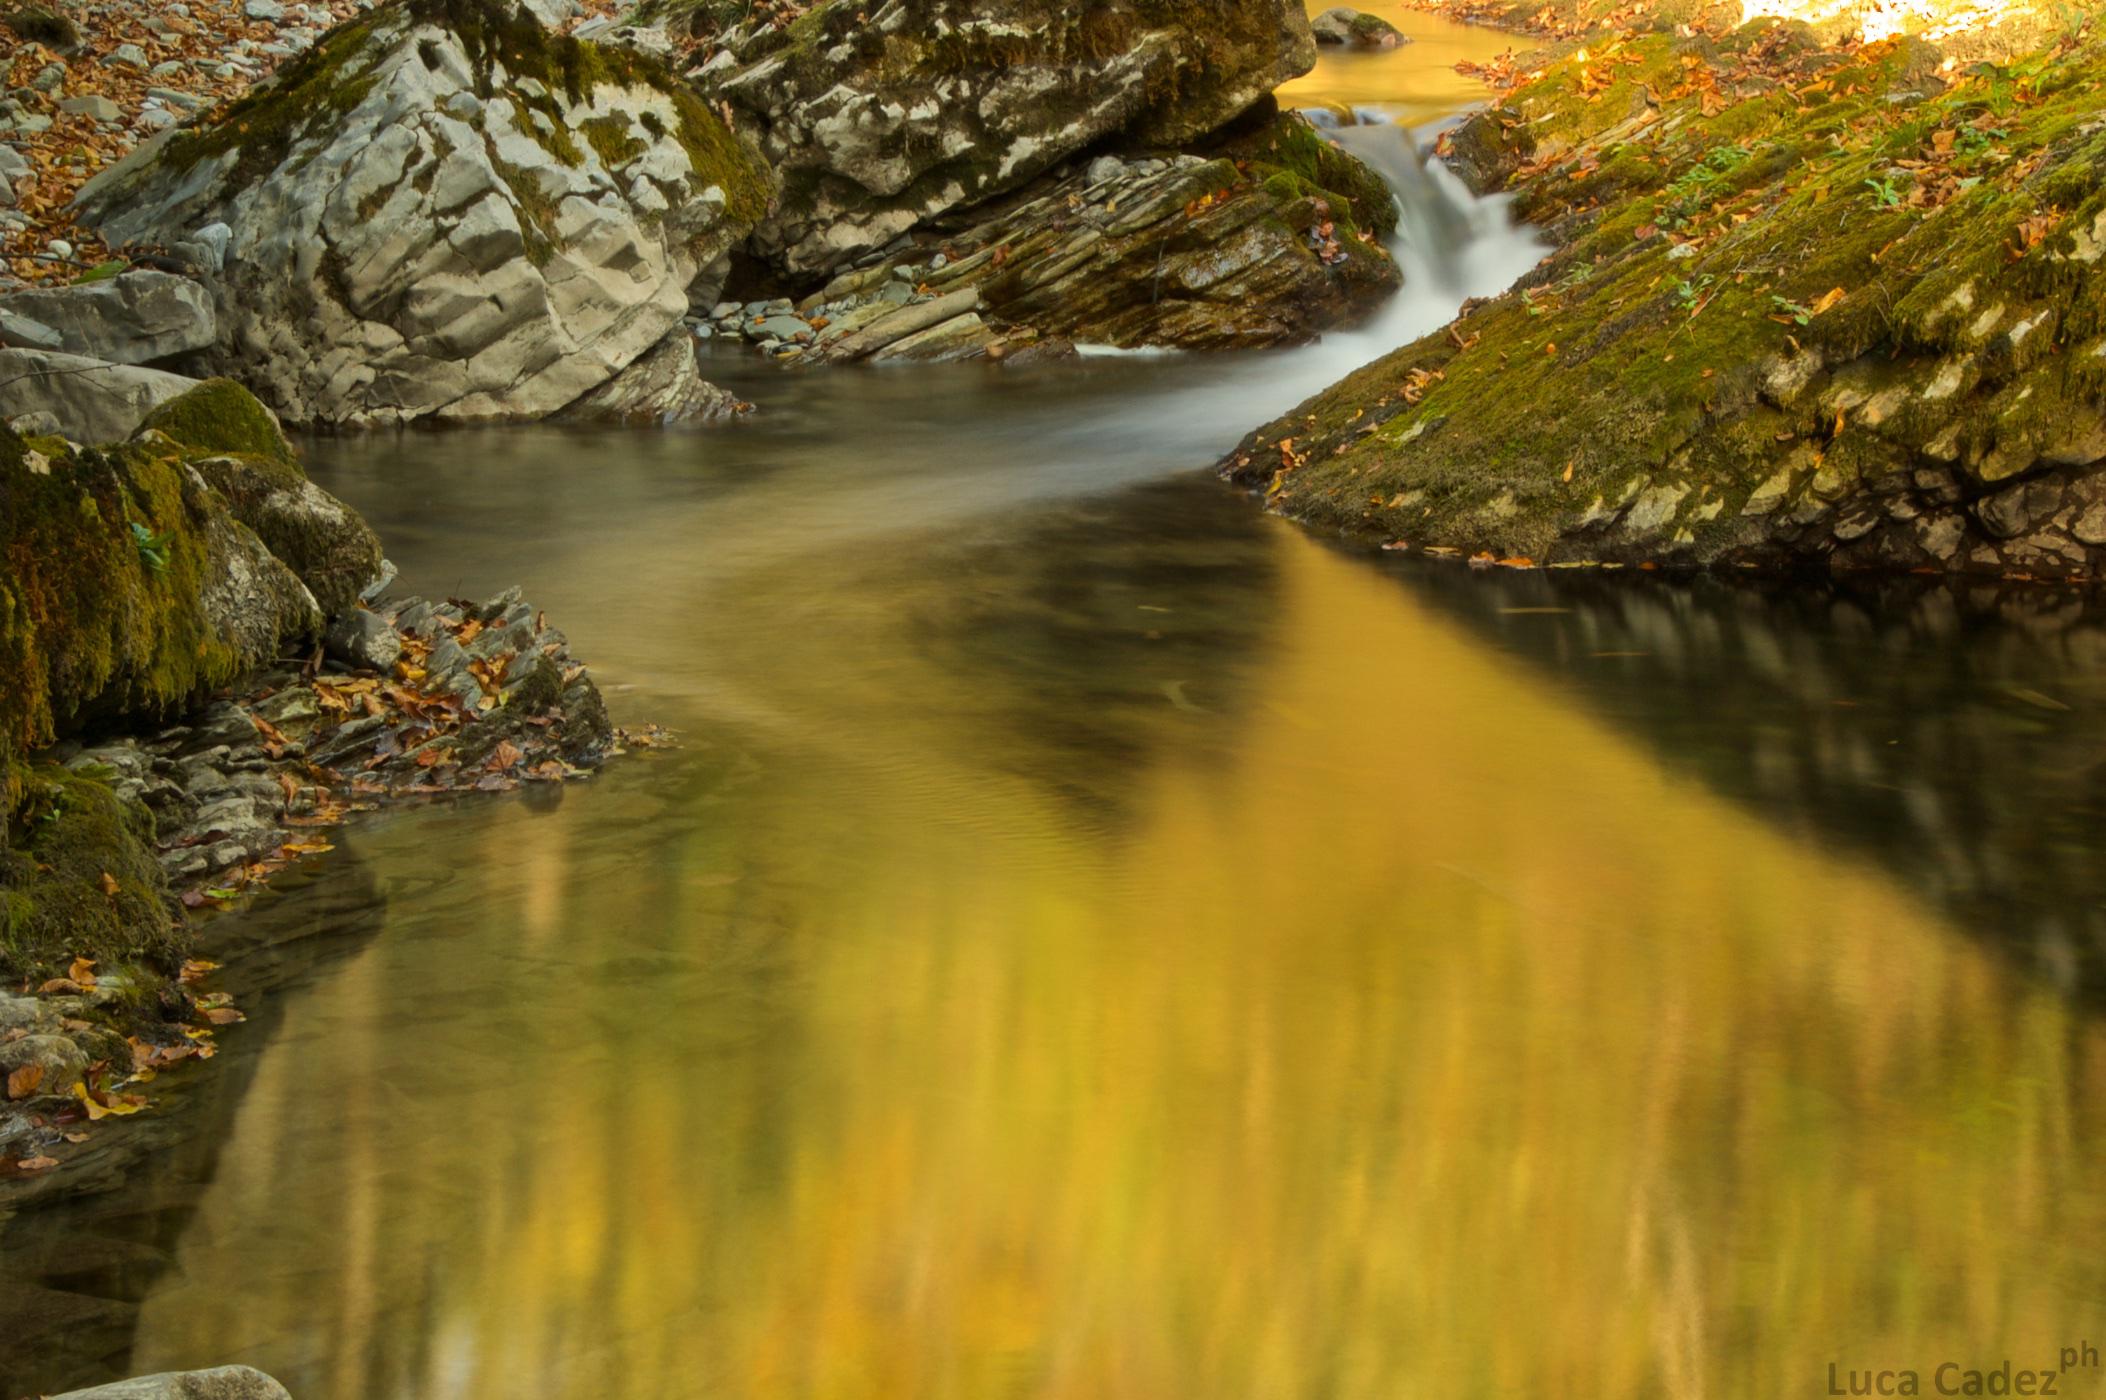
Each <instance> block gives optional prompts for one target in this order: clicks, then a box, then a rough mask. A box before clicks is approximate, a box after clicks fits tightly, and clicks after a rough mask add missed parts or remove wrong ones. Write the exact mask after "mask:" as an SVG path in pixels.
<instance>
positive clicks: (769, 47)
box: [629, 0, 1316, 281]
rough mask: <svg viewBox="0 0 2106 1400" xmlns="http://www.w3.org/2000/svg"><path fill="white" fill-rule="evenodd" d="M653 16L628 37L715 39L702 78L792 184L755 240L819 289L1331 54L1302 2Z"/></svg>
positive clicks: (1231, 104) (1241, 99)
mask: <svg viewBox="0 0 2106 1400" xmlns="http://www.w3.org/2000/svg"><path fill="white" fill-rule="evenodd" d="M642 18H643V19H644V21H645V25H646V30H645V34H642V35H640V34H634V33H632V35H631V36H630V38H629V42H632V43H638V44H642V45H644V46H645V47H657V46H663V45H667V44H668V43H669V42H670V38H669V37H668V36H677V37H680V38H683V39H688V38H699V39H701V40H702V41H703V43H702V47H701V48H699V49H698V50H697V52H696V59H697V62H696V63H695V64H694V66H693V67H692V69H691V70H690V76H691V77H692V79H693V80H694V81H695V83H696V84H697V85H698V87H699V88H700V89H701V91H702V92H703V93H704V95H705V96H706V97H707V98H708V99H709V100H710V101H711V102H712V103H718V102H721V103H724V104H728V106H729V108H730V110H731V111H732V112H733V113H734V115H735V116H736V118H737V120H738V122H739V125H740V126H741V129H748V130H752V131H754V132H756V133H757V135H758V136H759V139H760V142H761V145H762V147H763V149H764V150H765V152H766V154H767V155H768V157H769V159H770V160H771V161H772V162H774V164H775V165H776V167H777V168H778V169H779V170H780V171H781V172H782V176H783V193H782V199H781V201H780V202H779V204H778V205H777V207H775V208H774V209H773V210H771V211H770V213H769V214H768V216H767V217H766V218H765V219H764V220H762V222H761V224H760V226H759V228H758V229H757V231H756V234H755V237H754V240H753V248H754V251H755V253H756V254H757V255H758V256H760V257H761V258H763V259H764V260H766V261H768V262H770V263H771V264H773V265H774V266H775V267H776V268H777V269H778V270H779V271H781V272H782V273H784V274H786V275H788V276H790V277H792V278H795V279H802V280H805V281H809V280H812V279H816V278H821V277H826V276H830V275H832V274H833V273H835V272H837V271H839V270H840V269H841V268H843V267H845V266H847V265H849V264H851V263H853V262H854V261H856V260H857V259H859V258H862V257H864V256H866V255H868V254H870V253H872V252H875V251H877V250H878V249H880V248H883V247H884V246H885V245H887V244H888V243H890V242H891V241H892V240H893V239H894V238H897V237H899V236H900V235H902V234H905V233H908V232H910V231H912V230H914V229H915V228H917V227H919V226H921V225H923V224H925V223H927V222H928V221H929V220H931V219H933V218H936V217H938V216H941V215H943V214H946V213H949V212H951V211H953V210H957V209H963V208H968V207H971V206H973V205H975V204H978V203H981V202H984V201H985V200H987V199H990V198H992V197H995V196H997V195H1001V194H1005V193H1007V192H1009V191H1011V190H1015V189H1017V188H1019V187H1021V186H1023V185H1024V184H1026V183H1028V182H1029V181H1031V180H1032V179H1034V178H1036V177H1037V176H1039V175H1040V174H1042V173H1043V172H1045V171H1046V170H1048V169H1050V168H1052V167H1053V166H1055V165H1057V164H1059V163H1061V162H1062V161H1065V160H1067V159H1069V158H1071V157H1073V156H1076V155H1078V154H1080V153H1081V152H1084V151H1086V150H1088V149H1089V148H1091V147H1093V146H1096V145H1098V144H1099V143H1103V142H1106V141H1109V140H1112V139H1114V138H1121V139H1125V140H1129V141H1133V142H1138V143H1141V144H1159V145H1169V146H1175V145H1178V144H1181V143H1184V142H1187V141H1190V140H1192V139H1194V138H1196V137H1199V136H1202V135H1205V134H1206V133H1208V132H1211V131H1214V130H1216V129H1217V128H1219V127H1221V126H1223V125H1225V124H1227V123H1228V122H1230V121H1232V120H1234V119H1235V118H1236V117H1237V116H1239V115H1240V114H1242V113H1243V112H1245V111H1246V110H1248V109H1249V108H1250V107H1251V106H1252V105H1253V104H1255V103H1257V102H1258V101H1259V100H1260V99H1262V98H1264V97H1265V96H1266V95H1267V94H1269V93H1270V92H1271V91H1272V90H1273V89H1274V88H1275V87H1277V86H1278V85H1279V84H1280V83H1282V82H1285V81H1286V80H1288V79H1290V78H1293V77H1297V76H1299V75H1300V74H1302V73H1305V72H1307V71H1308V70H1309V68H1310V67H1311V65H1312V64H1313V63H1314V62H1315V52H1316V51H1315V45H1314V42H1313V41H1312V40H1311V38H1310V36H1309V29H1308V21H1307V19H1306V17H1305V15H1304V12H1303V9H1302V6H1301V5H1300V4H1299V3H1298V0H1257V2H1256V3H1226V0H1206V2H1205V3H1200V4H1196V5H1195V4H1180V5H1169V4H1163V3H1157V2H1156V0H1106V2H1105V3H1098V4H1092V5H1085V6H1070V5H1063V4H1055V3H1048V2H1047V0H997V2H996V3H989V0H934V3H926V2H925V3H905V2H904V0H884V3H879V4H875V5H871V4H863V3H853V2H852V0H827V2H826V3H821V4H817V5H813V6H811V7H810V8H809V9H807V10H805V11H804V12H803V13H802V14H801V15H800V16H799V17H798V18H797V19H796V21H795V23H794V24H788V23H782V22H778V20H777V19H776V18H775V17H773V16H771V15H769V14H767V13H765V12H756V11H755V10H754V9H753V7H751V6H747V5H743V4H735V5H734V4H723V3H715V0H656V2H655V3H653V4H651V5H647V6H645V7H644V10H643V12H642ZM645 35H656V36H658V37H656V38H655V39H652V38H648V37H645Z"/></svg>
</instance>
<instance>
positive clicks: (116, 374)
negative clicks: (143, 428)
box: [0, 350, 198, 442]
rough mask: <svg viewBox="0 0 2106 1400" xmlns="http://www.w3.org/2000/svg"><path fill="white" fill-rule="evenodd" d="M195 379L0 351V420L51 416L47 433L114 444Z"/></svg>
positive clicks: (51, 354)
mask: <svg viewBox="0 0 2106 1400" xmlns="http://www.w3.org/2000/svg"><path fill="white" fill-rule="evenodd" d="M197 382H198V381H196V380H195V379H190V378H186V377H185V376H183V375H180V374H169V373H167V372H165V371H163V370H158V369H146V368H144V367H142V366H138V365H113V364H109V363H107V362H105V361H102V360H96V359H90V358H88V357H87V356H84V355H67V354H63V353H60V352H58V351H47V350H0V419H13V418H19V417H23V416H25V415H33V414H43V415H49V420H48V425H47V428H46V430H47V431H55V432H59V433H63V434H64V435H65V436H67V437H69V438H71V439H73V440H74V441H75V442H116V441H118V440H120V439H122V438H125V437H128V436H129V435H130V434H131V431H132V429H133V428H135V427H137V426H138V425H139V421H140V420H141V419H142V418H144V417H146V415H147V414H148V413H150V412H152V411H153V410H154V409H155V408H156V407H158V406H159V405H161V404H164V403H166V402H168V401H169V400H170V399H172V398H174V397H176V395H178V394H182V393H186V392H188V391H189V390H191V389H193V388H196V387H197Z"/></svg>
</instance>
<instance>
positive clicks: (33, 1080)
mask: <svg viewBox="0 0 2106 1400" xmlns="http://www.w3.org/2000/svg"><path fill="white" fill-rule="evenodd" d="M43 1082H44V1067H43V1066H42V1065H23V1066H21V1067H20V1068H19V1069H17V1070H16V1071H15V1072H14V1073H12V1074H10V1075H8V1076H7V1096H8V1097H9V1098H11V1099H26V1098H28V1097H29V1096H30V1095H31V1094H34V1093H35V1092H36V1091H37V1086H38V1085H39V1084H42V1083H43Z"/></svg>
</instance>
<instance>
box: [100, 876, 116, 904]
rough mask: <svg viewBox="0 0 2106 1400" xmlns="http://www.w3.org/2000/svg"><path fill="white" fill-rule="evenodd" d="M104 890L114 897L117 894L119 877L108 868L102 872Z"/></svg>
mask: <svg viewBox="0 0 2106 1400" xmlns="http://www.w3.org/2000/svg"><path fill="white" fill-rule="evenodd" d="M102 892H103V893H104V894H106V895H109V896H110V897H111V898H112V899H114V898H116V896H117V877H116V876H115V875H112V874H111V873H110V872H109V871H107V870H105V871H103V872H102Z"/></svg>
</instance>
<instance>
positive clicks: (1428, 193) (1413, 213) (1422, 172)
mask: <svg viewBox="0 0 2106 1400" xmlns="http://www.w3.org/2000/svg"><path fill="white" fill-rule="evenodd" d="M1369 115H1371V116H1377V117H1378V118H1379V114H1375V113H1370V114H1369ZM1332 139H1333V140H1335V141H1337V143H1338V144H1339V145H1341V146H1343V147H1344V148H1345V149H1346V150H1347V151H1349V152H1351V153H1352V154H1353V155H1355V156H1357V157H1359V158H1360V161H1361V163H1362V164H1364V165H1366V166H1367V167H1368V168H1369V169H1371V170H1373V171H1374V172H1375V173H1376V174H1377V175H1380V176H1381V177H1382V179H1383V180H1384V181H1385V182H1386V183H1387V184H1388V185H1389V188H1390V192H1391V193H1392V194H1394V195H1395V196H1396V200H1397V213H1398V216H1399V217H1398V224H1397V236H1398V238H1399V239H1400V240H1401V241H1403V242H1404V243H1406V244H1409V245H1410V247H1411V249H1412V251H1413V252H1414V253H1415V254H1416V255H1417V256H1418V258H1419V259H1420V261H1422V262H1424V263H1426V264H1427V265H1428V266H1431V267H1434V268H1437V269H1454V268H1455V267H1457V266H1459V264H1460V263H1461V260H1462V255H1463V250H1464V249H1466V248H1467V247H1468V246H1469V244H1470V242H1471V240H1472V239H1473V238H1474V237H1475V236H1476V235H1477V233H1478V232H1479V230H1478V229H1477V228H1475V227H1473V221H1472V219H1471V217H1470V214H1471V211H1470V208H1469V206H1468V204H1466V203H1465V202H1464V201H1462V200H1458V199H1457V198H1455V196H1454V193H1453V192H1452V191H1450V190H1448V189H1445V188H1443V187H1442V186H1441V184H1440V183H1439V177H1438V176H1436V175H1435V174H1434V173H1433V172H1432V171H1431V170H1430V169H1428V168H1427V165H1426V162H1425V160H1424V158H1422V157H1421V156H1420V154H1419V144H1418V138H1417V137H1416V136H1415V135H1414V134H1413V133H1412V132H1411V130H1410V129H1409V128H1407V127H1404V126H1402V125H1400V124H1398V123H1397V122H1394V121H1387V120H1379V119H1378V120H1377V121H1376V122H1375V123H1373V124H1370V125H1364V126H1345V127H1339V128H1338V129H1337V130H1335V131H1334V132H1333V133H1332Z"/></svg>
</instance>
